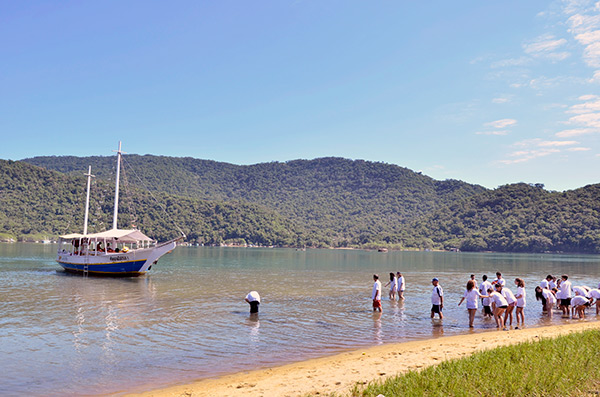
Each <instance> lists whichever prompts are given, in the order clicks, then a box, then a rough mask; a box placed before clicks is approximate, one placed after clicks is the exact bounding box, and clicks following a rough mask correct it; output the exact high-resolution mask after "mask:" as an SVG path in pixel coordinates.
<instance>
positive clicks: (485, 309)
mask: <svg viewBox="0 0 600 397" xmlns="http://www.w3.org/2000/svg"><path fill="white" fill-rule="evenodd" d="M483 313H484V314H493V313H492V307H491V306H484V307H483Z"/></svg>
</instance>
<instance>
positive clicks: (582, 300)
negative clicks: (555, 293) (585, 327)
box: [571, 295, 589, 307]
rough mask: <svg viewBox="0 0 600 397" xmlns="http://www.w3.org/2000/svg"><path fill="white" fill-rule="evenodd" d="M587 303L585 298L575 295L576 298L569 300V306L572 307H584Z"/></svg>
mask: <svg viewBox="0 0 600 397" xmlns="http://www.w3.org/2000/svg"><path fill="white" fill-rule="evenodd" d="M588 302H589V299H588V298H586V297H585V296H581V295H577V296H576V297H574V298H573V299H571V306H573V307H575V306H581V305H585V304H586V303H588Z"/></svg>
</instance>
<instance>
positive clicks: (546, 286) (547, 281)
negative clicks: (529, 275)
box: [540, 274, 552, 289]
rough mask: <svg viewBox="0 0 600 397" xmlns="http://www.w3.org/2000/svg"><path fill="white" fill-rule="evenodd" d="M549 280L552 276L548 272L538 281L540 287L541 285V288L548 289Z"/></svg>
mask: <svg viewBox="0 0 600 397" xmlns="http://www.w3.org/2000/svg"><path fill="white" fill-rule="evenodd" d="M550 280H552V276H551V275H550V274H549V275H547V276H546V278H545V279H543V280H542V281H541V282H540V287H542V289H544V288H545V289H550V288H549V287H550Z"/></svg>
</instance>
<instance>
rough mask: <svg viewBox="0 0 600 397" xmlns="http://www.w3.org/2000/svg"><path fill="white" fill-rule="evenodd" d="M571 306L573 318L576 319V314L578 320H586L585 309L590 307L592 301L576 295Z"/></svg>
mask: <svg viewBox="0 0 600 397" xmlns="http://www.w3.org/2000/svg"><path fill="white" fill-rule="evenodd" d="M571 306H573V318H576V317H575V314H576V315H577V318H580V319H584V318H585V308H586V307H589V306H590V300H589V299H588V298H586V297H585V296H583V295H575V297H574V298H573V299H571Z"/></svg>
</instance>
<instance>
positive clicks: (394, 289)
mask: <svg viewBox="0 0 600 397" xmlns="http://www.w3.org/2000/svg"><path fill="white" fill-rule="evenodd" d="M388 285H389V286H390V300H391V301H395V300H396V293H397V292H398V280H397V279H396V275H395V274H394V273H390V281H389V282H388V283H387V284H386V285H384V287H387V286H388Z"/></svg>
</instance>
